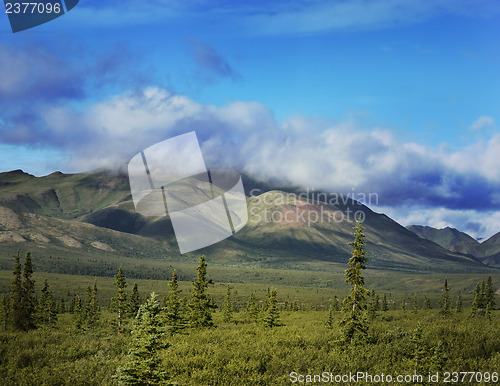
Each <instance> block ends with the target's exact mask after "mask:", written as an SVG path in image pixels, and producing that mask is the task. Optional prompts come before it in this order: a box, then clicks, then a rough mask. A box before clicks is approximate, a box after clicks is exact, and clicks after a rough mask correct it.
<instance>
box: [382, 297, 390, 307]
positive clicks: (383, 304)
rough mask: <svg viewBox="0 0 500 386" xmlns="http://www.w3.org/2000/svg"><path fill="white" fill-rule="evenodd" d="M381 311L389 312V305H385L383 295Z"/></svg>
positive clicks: (385, 300) (385, 301) (385, 298)
mask: <svg viewBox="0 0 500 386" xmlns="http://www.w3.org/2000/svg"><path fill="white" fill-rule="evenodd" d="M382 311H389V304H388V303H387V295H386V294H384V298H383V299H382Z"/></svg>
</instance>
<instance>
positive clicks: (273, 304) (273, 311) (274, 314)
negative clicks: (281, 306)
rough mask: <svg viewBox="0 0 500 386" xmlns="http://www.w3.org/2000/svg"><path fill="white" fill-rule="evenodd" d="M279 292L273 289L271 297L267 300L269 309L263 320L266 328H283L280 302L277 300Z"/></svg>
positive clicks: (270, 293)
mask: <svg viewBox="0 0 500 386" xmlns="http://www.w3.org/2000/svg"><path fill="white" fill-rule="evenodd" d="M277 295H278V292H277V291H276V290H275V289H273V290H271V291H270V292H269V297H268V299H267V302H266V303H267V309H266V311H265V314H264V316H263V318H262V322H263V324H264V326H265V327H271V328H272V327H278V326H281V323H280V320H279V319H280V314H279V310H278V300H277V298H276V297H277Z"/></svg>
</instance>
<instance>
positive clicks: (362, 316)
mask: <svg viewBox="0 0 500 386" xmlns="http://www.w3.org/2000/svg"><path fill="white" fill-rule="evenodd" d="M363 229H364V227H363V225H362V222H361V218H358V220H357V223H356V226H355V227H354V242H352V243H349V245H351V246H352V247H353V249H352V256H351V258H350V259H349V262H348V265H349V268H348V269H346V271H345V281H346V283H349V284H350V285H351V291H350V293H349V295H347V297H346V298H345V299H344V301H343V302H342V312H343V314H344V317H343V318H342V319H341V321H340V327H341V330H342V335H343V338H344V340H345V341H346V342H349V343H353V342H354V341H355V340H356V339H360V340H364V339H365V338H366V336H367V334H368V320H367V318H366V295H367V294H368V290H367V289H366V288H364V284H365V280H364V278H363V275H362V272H361V271H362V270H363V269H365V268H366V262H367V261H368V259H367V257H366V252H365V250H364V245H365V235H364V234H363Z"/></svg>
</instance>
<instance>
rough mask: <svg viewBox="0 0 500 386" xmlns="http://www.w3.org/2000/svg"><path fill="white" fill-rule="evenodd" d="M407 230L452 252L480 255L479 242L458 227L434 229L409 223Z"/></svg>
mask: <svg viewBox="0 0 500 386" xmlns="http://www.w3.org/2000/svg"><path fill="white" fill-rule="evenodd" d="M407 229H408V230H410V231H412V232H414V233H415V234H416V235H418V236H419V237H421V238H423V239H427V240H430V241H433V242H435V243H436V244H439V245H441V246H442V247H443V248H445V249H448V250H450V251H452V252H458V253H463V254H466V255H471V256H474V257H481V256H482V255H483V253H482V252H481V251H480V244H479V242H478V241H477V240H475V239H473V238H472V237H471V236H469V235H468V234H467V233H464V232H460V231H459V230H458V229H455V228H450V227H446V228H443V229H436V228H433V227H429V226H422V225H410V226H408V227H407Z"/></svg>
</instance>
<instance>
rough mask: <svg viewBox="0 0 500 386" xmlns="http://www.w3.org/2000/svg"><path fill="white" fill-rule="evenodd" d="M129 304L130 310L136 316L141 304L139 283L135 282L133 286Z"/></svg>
mask: <svg viewBox="0 0 500 386" xmlns="http://www.w3.org/2000/svg"><path fill="white" fill-rule="evenodd" d="M129 300H130V301H129V304H128V312H129V314H130V315H131V316H132V317H134V318H135V317H136V315H137V311H139V307H140V306H141V297H140V296H139V288H138V287H137V283H134V287H133V288H132V294H131V295H130V299H129Z"/></svg>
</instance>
